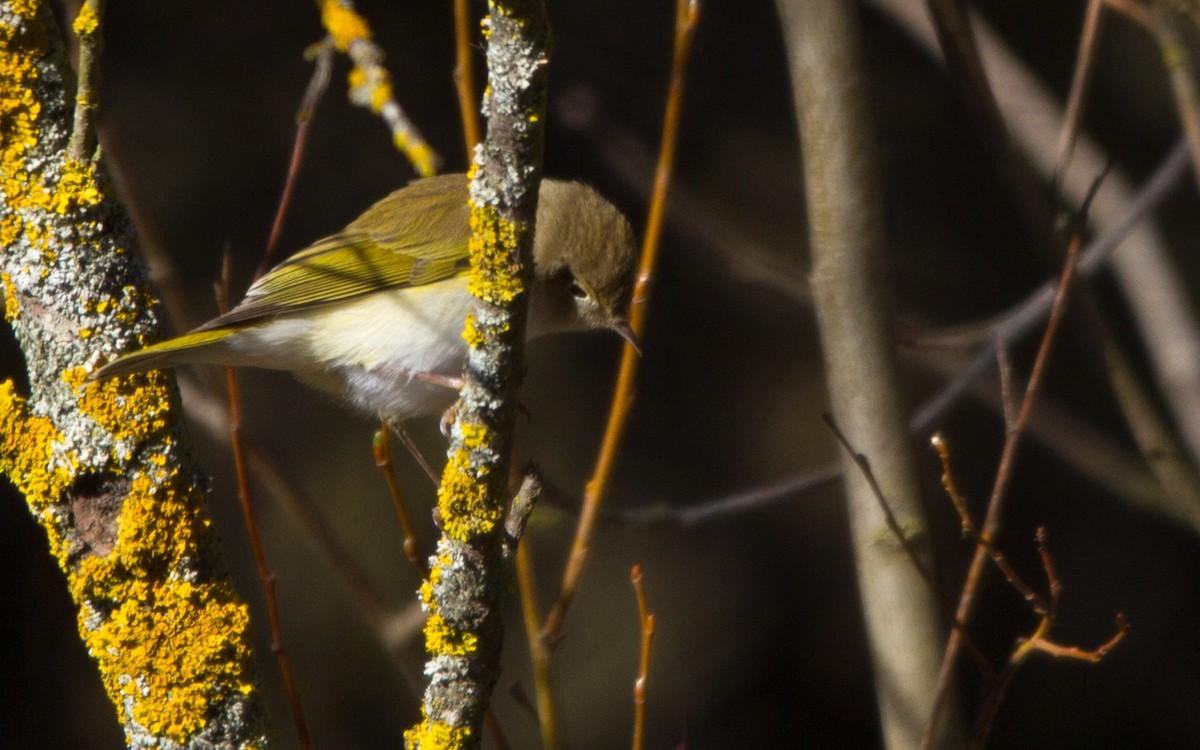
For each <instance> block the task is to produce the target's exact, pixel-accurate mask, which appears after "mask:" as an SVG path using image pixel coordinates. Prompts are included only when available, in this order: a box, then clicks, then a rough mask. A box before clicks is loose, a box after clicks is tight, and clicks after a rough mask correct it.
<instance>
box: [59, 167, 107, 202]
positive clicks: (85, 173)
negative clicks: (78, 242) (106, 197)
mask: <svg viewBox="0 0 1200 750" xmlns="http://www.w3.org/2000/svg"><path fill="white" fill-rule="evenodd" d="M102 199H103V196H102V195H101V194H100V188H99V186H98V185H97V184H96V173H95V169H94V167H93V166H92V165H91V164H88V163H86V162H81V161H75V160H74V159H66V160H65V161H63V166H62V170H61V171H60V172H59V175H58V183H57V184H56V185H55V190H54V195H53V196H51V198H50V208H51V209H53V210H54V212H55V213H60V214H65V213H67V212H68V211H75V210H77V209H79V208H82V207H84V206H94V205H96V204H98V203H99V202H100V201H101V200H102Z"/></svg>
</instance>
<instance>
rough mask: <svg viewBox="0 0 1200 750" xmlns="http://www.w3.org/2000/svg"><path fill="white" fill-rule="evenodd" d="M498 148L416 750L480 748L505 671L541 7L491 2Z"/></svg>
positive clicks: (428, 631)
mask: <svg viewBox="0 0 1200 750" xmlns="http://www.w3.org/2000/svg"><path fill="white" fill-rule="evenodd" d="M488 5H489V12H490V15H489V17H488V19H487V21H486V26H485V35H486V36H487V39H488V47H487V62H488V89H487V98H486V100H485V104H484V109H485V112H486V114H487V118H488V129H487V137H486V139H485V141H484V143H482V144H481V145H480V146H479V147H478V148H477V150H476V152H475V166H474V167H473V170H472V178H471V227H472V230H473V234H472V238H471V280H470V289H471V293H472V294H473V295H474V296H475V306H474V311H473V312H472V314H471V316H470V317H469V319H468V320H467V325H466V330H465V331H464V333H463V336H464V338H465V339H466V340H467V343H468V345H469V351H468V355H467V363H466V368H465V371H464V387H463V391H462V402H461V405H460V408H459V410H458V415H457V419H456V420H455V424H454V427H453V429H452V436H451V441H450V449H449V460H448V461H447V465H446V469H445V472H444V474H443V477H442V487H441V490H440V492H439V495H438V510H439V513H440V517H441V524H442V538H441V540H440V541H439V543H438V552H437V555H436V557H435V558H434V561H433V565H432V570H431V573H430V577H429V581H428V582H427V583H426V584H425V585H424V586H423V587H422V589H421V597H422V601H423V602H424V603H425V606H426V608H427V609H428V611H429V619H428V622H427V625H426V627H425V638H426V646H427V648H428V650H429V661H428V662H427V663H426V666H425V672H426V675H428V677H429V686H428V687H427V689H426V691H425V697H424V702H423V706H422V710H423V714H424V716H423V718H422V721H421V723H420V724H418V725H417V726H416V727H414V728H413V729H411V730H410V731H409V732H408V733H407V735H406V738H405V739H406V742H407V745H408V747H409V748H421V750H433V749H434V748H474V747H478V746H479V738H480V726H481V724H482V721H483V715H484V711H485V710H486V708H487V703H488V698H489V697H490V695H491V692H492V686H493V685H494V684H495V681H496V677H497V675H498V673H499V669H500V664H499V662H500V646H501V637H502V632H501V622H500V609H499V605H500V596H501V594H502V593H503V590H504V581H505V575H504V569H505V567H504V560H503V541H504V509H505V506H506V504H507V498H508V461H509V453H510V447H511V435H512V430H513V425H514V421H515V415H516V405H517V399H516V392H517V388H518V386H519V381H520V376H521V370H522V362H523V360H524V338H525V337H524V330H525V317H526V312H527V308H528V289H529V282H530V278H531V276H532V271H533V264H532V260H531V252H532V243H533V225H534V216H535V214H536V207H537V195H538V184H539V181H540V179H541V172H542V169H541V167H542V121H543V119H544V115H545V99H546V94H545V84H546V61H547V55H546V46H547V36H548V29H547V27H546V22H545V13H544V9H543V7H542V3H541V0H529V1H522V0H516V1H512V2H501V1H499V0H492V2H489V4H488Z"/></svg>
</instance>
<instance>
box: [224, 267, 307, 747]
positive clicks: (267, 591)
mask: <svg viewBox="0 0 1200 750" xmlns="http://www.w3.org/2000/svg"><path fill="white" fill-rule="evenodd" d="M230 267H231V263H230V255H229V253H228V252H226V253H225V262H224V264H223V267H222V270H221V280H220V281H219V282H217V284H216V292H217V307H218V308H219V310H220V312H221V313H222V314H224V313H226V312H228V310H229V275H230ZM225 382H226V385H227V387H228V389H229V433H230V444H231V445H232V447H233V463H234V467H235V469H236V471H237V484H238V500H239V501H240V502H241V506H242V517H243V519H244V520H245V523H246V535H247V536H248V537H249V538H250V549H251V551H252V552H253V553H254V567H255V569H256V570H257V571H258V580H259V582H260V583H261V584H262V590H263V599H264V600H265V601H266V604H267V618H268V620H269V621H270V624H271V653H273V654H275V661H276V662H277V663H278V664H279V676H280V679H281V680H282V681H283V687H284V689H285V690H286V691H287V696H288V704H289V705H290V706H291V710H292V720H293V722H295V724H296V736H297V739H298V741H299V743H300V747H301V748H304V750H309V749H310V748H312V740H311V739H310V738H309V734H308V724H307V722H306V721H305V720H304V707H303V706H302V704H301V702H300V691H299V689H298V688H297V687H296V679H295V677H294V676H293V674H292V664H291V660H290V659H289V658H288V654H287V651H286V650H285V649H284V647H283V623H282V620H281V618H280V616H279V599H278V598H277V597H276V595H275V573H274V571H272V570H271V568H270V566H269V565H268V564H267V555H266V553H265V552H264V551H263V545H262V538H261V536H260V535H259V533H258V516H257V514H256V513H255V510H254V503H253V501H252V499H251V497H250V478H249V477H248V475H247V473H246V458H245V451H243V450H242V409H241V403H240V401H239V399H238V385H237V370H235V369H234V368H232V367H226V368H225Z"/></svg>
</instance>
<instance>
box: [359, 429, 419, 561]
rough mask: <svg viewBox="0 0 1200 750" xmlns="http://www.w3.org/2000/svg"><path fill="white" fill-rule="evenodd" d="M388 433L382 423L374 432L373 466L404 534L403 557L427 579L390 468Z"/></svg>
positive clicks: (405, 508) (390, 456) (409, 520)
mask: <svg viewBox="0 0 1200 750" xmlns="http://www.w3.org/2000/svg"><path fill="white" fill-rule="evenodd" d="M390 432H391V430H390V429H389V427H388V424H387V422H382V423H381V424H380V425H379V429H378V430H375V438H374V439H373V440H372V441H371V450H372V453H373V455H374V457H375V466H376V467H377V468H378V469H379V473H381V474H382V475H383V481H384V482H385V483H386V484H387V487H388V494H389V495H391V497H392V505H394V506H395V508H396V517H397V518H399V519H400V528H401V530H402V531H403V532H404V556H405V557H407V558H408V560H409V562H411V563H412V564H413V567H415V568H416V569H417V571H418V572H419V573H420V574H421V577H422V578H428V577H429V563H428V561H427V559H426V556H425V555H424V554H422V553H421V550H420V549H419V548H418V546H417V533H416V530H415V528H414V527H413V522H412V516H410V515H409V513H408V506H407V505H406V504H405V502H404V493H403V492H401V490H400V482H399V480H398V479H396V470H395V467H394V466H392V447H391V441H389V440H388V435H389V434H390Z"/></svg>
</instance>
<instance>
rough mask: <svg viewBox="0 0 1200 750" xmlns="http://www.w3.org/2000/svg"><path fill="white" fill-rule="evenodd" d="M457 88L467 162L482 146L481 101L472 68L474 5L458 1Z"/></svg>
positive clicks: (455, 19)
mask: <svg viewBox="0 0 1200 750" xmlns="http://www.w3.org/2000/svg"><path fill="white" fill-rule="evenodd" d="M454 88H455V90H456V91H457V92H458V110H459V114H460V115H461V117H462V125H463V140H464V141H465V142H466V147H467V148H466V154H467V160H468V161H470V159H471V155H472V154H473V153H474V152H475V144H477V143H479V100H478V99H477V98H476V95H475V69H474V67H473V66H472V65H471V5H470V3H469V2H468V0H454Z"/></svg>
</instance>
